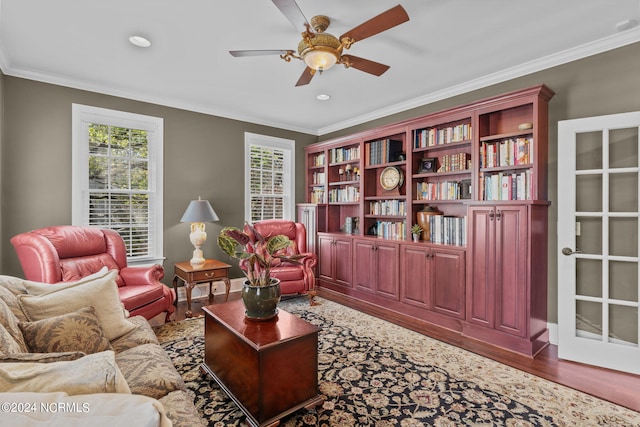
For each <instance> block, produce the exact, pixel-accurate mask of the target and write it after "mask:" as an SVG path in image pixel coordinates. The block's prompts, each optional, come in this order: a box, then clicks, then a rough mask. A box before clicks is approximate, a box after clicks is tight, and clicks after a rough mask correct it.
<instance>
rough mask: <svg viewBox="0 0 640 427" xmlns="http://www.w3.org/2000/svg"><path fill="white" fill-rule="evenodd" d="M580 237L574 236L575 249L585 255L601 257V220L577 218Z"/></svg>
mask: <svg viewBox="0 0 640 427" xmlns="http://www.w3.org/2000/svg"><path fill="white" fill-rule="evenodd" d="M576 220H577V221H578V223H579V224H580V235H579V236H576V249H580V250H581V251H582V252H583V253H585V254H592V255H602V218H593V217H577V218H576Z"/></svg>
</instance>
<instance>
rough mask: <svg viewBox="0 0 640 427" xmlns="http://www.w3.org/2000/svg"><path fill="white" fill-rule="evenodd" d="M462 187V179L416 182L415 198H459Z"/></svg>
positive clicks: (461, 194)
mask: <svg viewBox="0 0 640 427" xmlns="http://www.w3.org/2000/svg"><path fill="white" fill-rule="evenodd" d="M468 181H469V182H470V180H468ZM463 188H464V187H463V183H462V181H440V182H418V183H416V200H460V199H462V198H463Z"/></svg>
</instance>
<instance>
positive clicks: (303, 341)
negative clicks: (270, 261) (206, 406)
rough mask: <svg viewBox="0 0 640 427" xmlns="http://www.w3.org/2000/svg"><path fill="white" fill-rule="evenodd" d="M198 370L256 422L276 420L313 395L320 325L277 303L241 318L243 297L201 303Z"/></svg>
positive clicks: (312, 400) (309, 402)
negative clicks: (256, 316) (263, 317)
mask: <svg viewBox="0 0 640 427" xmlns="http://www.w3.org/2000/svg"><path fill="white" fill-rule="evenodd" d="M202 310H203V311H204V316H205V326H204V363H203V364H202V366H201V369H202V371H203V372H205V373H207V374H209V375H211V377H212V378H213V379H214V380H215V381H216V382H217V383H218V384H219V385H220V387H221V388H222V389H223V390H224V391H225V392H226V393H227V394H228V395H229V397H231V399H232V400H233V401H234V402H235V403H236V405H238V407H239V408H240V409H241V410H242V412H244V414H245V415H246V416H247V421H248V422H249V423H250V424H251V425H252V426H255V427H263V426H277V425H278V424H280V419H282V418H283V417H284V416H286V415H289V414H291V413H293V412H295V411H297V410H298V409H301V408H308V409H311V408H313V407H315V406H317V405H318V404H320V403H322V401H323V400H322V398H321V397H320V396H319V395H318V331H319V329H318V328H317V327H316V326H314V325H312V324H310V323H309V322H307V321H305V320H302V319H300V318H298V317H296V316H294V315H293V314H290V313H287V312H286V311H284V310H282V309H280V310H279V313H278V316H277V317H276V318H275V319H271V320H268V321H252V320H246V319H245V317H244V310H245V309H244V304H243V303H242V300H234V301H230V302H226V303H223V304H215V305H210V306H206V307H203V309H202Z"/></svg>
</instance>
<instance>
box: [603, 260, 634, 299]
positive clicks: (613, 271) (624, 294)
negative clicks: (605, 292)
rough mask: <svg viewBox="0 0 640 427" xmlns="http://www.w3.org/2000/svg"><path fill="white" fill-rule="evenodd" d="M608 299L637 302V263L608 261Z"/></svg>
mask: <svg viewBox="0 0 640 427" xmlns="http://www.w3.org/2000/svg"><path fill="white" fill-rule="evenodd" d="M609 298H612V299H617V300H623V301H632V302H638V263H637V262H623V261H609Z"/></svg>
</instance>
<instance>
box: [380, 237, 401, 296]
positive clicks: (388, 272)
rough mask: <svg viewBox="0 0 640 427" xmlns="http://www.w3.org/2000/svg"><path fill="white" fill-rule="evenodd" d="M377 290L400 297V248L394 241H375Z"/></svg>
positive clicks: (384, 294) (381, 293)
mask: <svg viewBox="0 0 640 427" xmlns="http://www.w3.org/2000/svg"><path fill="white" fill-rule="evenodd" d="M374 252H375V257H376V264H375V267H376V268H375V277H374V283H375V291H376V294H378V295H380V296H383V297H386V298H391V299H394V300H396V301H397V300H398V299H400V286H399V283H398V280H399V274H398V265H399V263H400V255H399V254H400V250H399V248H398V245H396V244H393V243H381V242H376V243H375V251H374Z"/></svg>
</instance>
